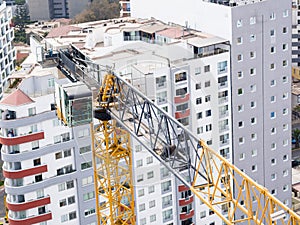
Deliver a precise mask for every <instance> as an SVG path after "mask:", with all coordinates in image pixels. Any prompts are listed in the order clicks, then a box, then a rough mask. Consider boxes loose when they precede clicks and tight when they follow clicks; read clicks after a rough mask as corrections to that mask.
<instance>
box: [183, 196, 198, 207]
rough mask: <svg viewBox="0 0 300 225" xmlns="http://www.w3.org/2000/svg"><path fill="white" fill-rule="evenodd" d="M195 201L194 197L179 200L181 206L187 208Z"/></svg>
mask: <svg viewBox="0 0 300 225" xmlns="http://www.w3.org/2000/svg"><path fill="white" fill-rule="evenodd" d="M193 201H194V196H189V197H188V198H182V199H179V206H185V205H188V204H190V203H192V202H193Z"/></svg>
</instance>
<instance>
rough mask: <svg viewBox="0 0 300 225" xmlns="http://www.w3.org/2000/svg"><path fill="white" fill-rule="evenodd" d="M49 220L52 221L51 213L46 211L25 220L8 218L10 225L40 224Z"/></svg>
mask: <svg viewBox="0 0 300 225" xmlns="http://www.w3.org/2000/svg"><path fill="white" fill-rule="evenodd" d="M51 219H52V213H51V211H48V212H46V213H44V214H41V215H34V216H29V217H25V218H11V217H10V216H9V217H8V220H9V224H10V225H30V224H36V223H41V222H44V221H47V220H51Z"/></svg>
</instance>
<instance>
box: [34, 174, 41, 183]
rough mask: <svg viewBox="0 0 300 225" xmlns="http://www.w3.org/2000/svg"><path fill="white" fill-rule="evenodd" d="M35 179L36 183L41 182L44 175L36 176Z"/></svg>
mask: <svg viewBox="0 0 300 225" xmlns="http://www.w3.org/2000/svg"><path fill="white" fill-rule="evenodd" d="M34 178H35V182H40V181H42V180H43V177H42V174H40V175H36V176H35V177H34Z"/></svg>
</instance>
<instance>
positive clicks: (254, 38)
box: [250, 34, 256, 42]
mask: <svg viewBox="0 0 300 225" xmlns="http://www.w3.org/2000/svg"><path fill="white" fill-rule="evenodd" d="M255 40H256V35H255V34H251V35H250V42H252V41H255Z"/></svg>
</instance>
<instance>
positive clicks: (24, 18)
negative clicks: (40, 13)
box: [13, 0, 30, 42]
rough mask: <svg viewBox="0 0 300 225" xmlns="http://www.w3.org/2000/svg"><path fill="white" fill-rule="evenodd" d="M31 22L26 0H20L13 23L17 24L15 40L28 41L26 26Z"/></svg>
mask: <svg viewBox="0 0 300 225" xmlns="http://www.w3.org/2000/svg"><path fill="white" fill-rule="evenodd" d="M29 22H30V19H29V11H28V6H27V4H26V2H25V1H24V0H18V3H17V6H16V11H15V17H14V18H13V23H14V25H15V42H26V31H25V27H26V25H27V24H28V23H29Z"/></svg>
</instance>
